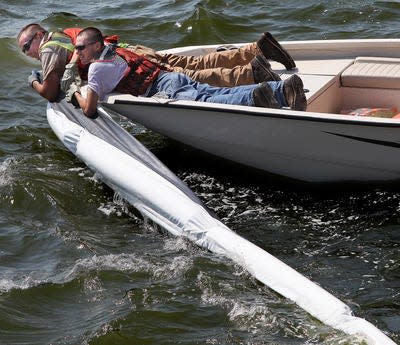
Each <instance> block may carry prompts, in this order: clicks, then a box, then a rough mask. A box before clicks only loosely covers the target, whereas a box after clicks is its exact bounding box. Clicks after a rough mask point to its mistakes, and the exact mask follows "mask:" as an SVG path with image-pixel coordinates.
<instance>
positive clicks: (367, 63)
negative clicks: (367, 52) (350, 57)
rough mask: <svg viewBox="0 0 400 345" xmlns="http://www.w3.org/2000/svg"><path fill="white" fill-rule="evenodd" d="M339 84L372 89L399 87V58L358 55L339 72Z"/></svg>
mask: <svg viewBox="0 0 400 345" xmlns="http://www.w3.org/2000/svg"><path fill="white" fill-rule="evenodd" d="M341 85H342V86H344V87H360V88H374V89H400V59H397V58H382V57H358V58H356V59H355V61H354V64H352V65H351V66H349V67H348V68H346V69H345V70H344V71H343V72H342V74H341Z"/></svg>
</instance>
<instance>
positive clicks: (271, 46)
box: [257, 32, 296, 69]
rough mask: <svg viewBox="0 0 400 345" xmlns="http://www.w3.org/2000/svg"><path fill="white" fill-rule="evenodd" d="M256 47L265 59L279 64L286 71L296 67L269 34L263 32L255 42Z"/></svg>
mask: <svg viewBox="0 0 400 345" xmlns="http://www.w3.org/2000/svg"><path fill="white" fill-rule="evenodd" d="M257 46H258V48H260V50H261V51H262V53H263V54H264V56H265V57H266V58H267V59H271V60H274V61H277V62H280V63H281V64H282V65H284V66H285V67H286V69H293V68H295V67H296V64H295V63H294V61H293V59H292V57H291V56H290V55H289V53H288V52H287V51H286V50H285V49H284V48H283V47H282V46H281V45H280V44H279V43H278V41H277V40H276V39H275V38H274V37H273V36H272V35H271V34H270V33H269V32H264V33H263V34H262V36H261V38H260V39H259V40H258V41H257Z"/></svg>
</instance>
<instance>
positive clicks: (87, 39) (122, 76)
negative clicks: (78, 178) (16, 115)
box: [66, 27, 307, 116]
mask: <svg viewBox="0 0 400 345" xmlns="http://www.w3.org/2000/svg"><path fill="white" fill-rule="evenodd" d="M75 50H76V53H77V55H78V56H79V59H80V61H81V62H82V63H83V64H90V65H89V70H88V92H87V97H86V98H83V97H82V95H81V94H80V92H79V86H78V85H76V84H75V83H73V84H71V86H70V89H69V90H68V91H67V96H66V97H67V100H69V101H72V102H73V103H74V101H75V100H76V101H77V103H78V104H79V106H80V107H81V108H82V110H83V112H84V113H85V114H86V115H88V116H92V115H94V114H95V113H96V109H97V103H98V101H99V100H100V101H101V100H103V99H104V97H105V96H106V95H107V94H108V93H110V92H112V91H114V90H115V91H118V92H122V93H129V94H132V95H134V96H138V95H141V96H145V97H151V96H154V95H156V94H162V95H163V96H167V97H168V98H171V99H177V100H193V101H201V102H213V103H224V104H237V105H248V106H256V107H267V108H281V107H290V108H291V109H295V110H305V109H306V105H307V101H306V97H305V95H304V90H303V82H302V81H301V79H300V78H299V77H298V76H297V75H296V74H294V75H292V76H291V77H290V78H288V79H286V80H285V81H282V80H280V81H268V82H263V83H261V84H251V85H242V86H236V87H231V88H229V87H215V86H210V85H208V84H201V83H199V82H196V81H194V80H193V79H191V78H189V77H188V76H187V75H185V74H181V73H176V72H168V71H165V70H162V69H161V66H159V65H157V64H154V63H153V62H151V61H149V60H147V59H146V58H145V57H144V56H141V55H138V54H136V53H134V52H132V51H130V50H128V49H125V48H118V47H117V48H115V47H113V46H112V45H104V39H103V34H102V33H101V32H100V30H98V29H96V28H94V27H89V28H86V29H83V30H82V31H81V32H80V33H79V34H78V36H77V38H76V45H75Z"/></svg>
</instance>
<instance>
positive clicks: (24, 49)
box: [22, 33, 37, 54]
mask: <svg viewBox="0 0 400 345" xmlns="http://www.w3.org/2000/svg"><path fill="white" fill-rule="evenodd" d="M36 35H37V33H35V34H34V35H33V36H32V37H31V38H30V39H29V40H28V41H26V42H25V43H24V45H23V46H22V52H23V53H24V54H26V52H28V51H29V49H31V44H32V42H33V40H34V39H35V37H36Z"/></svg>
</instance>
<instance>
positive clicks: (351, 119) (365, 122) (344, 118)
mask: <svg viewBox="0 0 400 345" xmlns="http://www.w3.org/2000/svg"><path fill="white" fill-rule="evenodd" d="M113 104H115V105H129V104H132V105H137V106H151V107H163V108H166V107H167V108H181V109H188V110H197V111H213V112H218V113H233V114H235V115H237V114H238V115H246V116H254V117H274V118H282V119H288V120H300V121H304V120H306V121H311V122H326V123H338V124H341V123H343V124H346V125H347V124H349V123H350V124H353V125H360V126H374V127H390V128H391V127H394V128H397V127H400V121H397V120H396V122H387V121H388V120H389V121H393V120H391V119H389V118H368V119H366V118H365V117H357V116H353V115H341V114H324V113H315V112H306V114H304V115H303V114H302V113H301V112H296V113H295V114H289V112H292V111H293V110H287V111H282V109H276V110H275V111H270V112H259V111H253V110H252V109H251V110H250V109H249V110H245V109H235V108H233V107H232V108H221V107H213V106H211V105H209V104H207V106H197V105H190V104H177V103H175V102H174V103H169V102H164V103H160V102H149V101H138V100H126V99H125V100H119V99H115V100H114V102H113V103H106V102H105V103H102V104H101V105H102V106H103V107H106V108H110V109H112V110H114V109H113V107H112V105H113ZM202 105H203V104H202ZM266 109H272V108H266ZM257 110H258V109H257ZM277 110H280V111H277ZM114 111H116V112H117V113H119V112H118V111H117V110H114ZM310 114H312V115H318V114H321V115H322V116H310ZM120 115H121V116H124V115H122V114H120ZM334 117H335V118H334ZM336 117H338V118H337V119H336ZM377 120H383V121H377Z"/></svg>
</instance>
